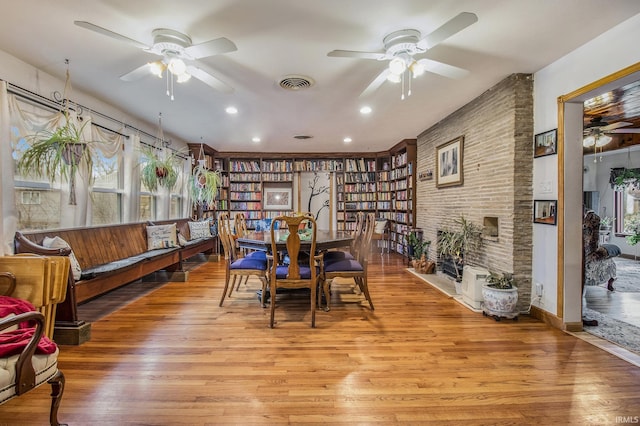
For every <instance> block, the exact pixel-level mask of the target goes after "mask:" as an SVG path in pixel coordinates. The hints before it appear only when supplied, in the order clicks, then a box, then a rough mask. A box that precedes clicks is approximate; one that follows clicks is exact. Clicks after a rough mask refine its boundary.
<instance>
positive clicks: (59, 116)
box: [3, 95, 92, 228]
mask: <svg viewBox="0 0 640 426" xmlns="http://www.w3.org/2000/svg"><path fill="white" fill-rule="evenodd" d="M7 101H8V102H7V103H8V109H9V125H10V126H12V127H14V128H15V129H16V130H17V134H16V135H12V136H13V137H10V138H9V139H8V141H10V140H12V139H13V140H18V139H20V138H24V137H27V136H29V135H33V134H35V133H37V132H39V131H51V132H52V131H54V130H55V129H56V128H58V127H60V126H63V125H64V124H66V121H67V119H68V120H69V121H71V122H72V123H73V124H74V125H75V126H76V127H77V128H78V129H80V128H81V129H82V138H83V139H84V140H86V141H90V140H91V127H92V126H91V117H86V118H85V119H84V120H83V121H80V120H79V119H78V117H77V115H76V113H75V111H73V110H69V111H68V118H67V117H65V114H63V113H62V112H61V111H55V112H49V111H44V110H38V111H36V112H34V111H29V110H27V109H25V108H23V107H22V105H21V103H20V102H18V99H17V97H16V96H15V95H9V96H7ZM9 157H10V158H11V155H10V156H9ZM3 158H4V156H3ZM10 170H11V171H12V172H13V166H12V167H11V168H10ZM91 172H92V171H91V170H88V168H87V167H86V165H85V164H81V165H80V166H79V168H78V171H77V174H76V182H75V192H76V205H70V204H69V203H68V201H69V194H70V186H69V183H68V182H55V183H54V184H58V185H59V187H60V205H61V206H64V207H63V214H61V217H60V227H61V228H70V227H76V226H87V225H89V222H88V215H87V211H88V209H89V208H90V207H91V203H90V201H91V200H90V198H89V195H90V188H89V182H90V176H91ZM11 187H13V179H12V181H11Z"/></svg>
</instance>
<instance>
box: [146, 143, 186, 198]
mask: <svg viewBox="0 0 640 426" xmlns="http://www.w3.org/2000/svg"><path fill="white" fill-rule="evenodd" d="M142 154H143V155H144V156H145V157H146V158H147V160H146V161H145V162H144V163H143V164H144V166H143V167H142V170H141V171H140V181H141V182H142V184H143V185H144V186H146V187H147V189H149V191H151V192H155V191H157V190H158V187H163V188H167V189H168V190H172V189H173V188H174V187H175V186H176V182H177V181H178V165H179V159H178V158H177V156H176V153H175V152H170V153H169V154H167V156H166V157H165V158H160V157H159V156H158V155H157V153H156V148H154V147H152V146H148V147H145V148H144V149H143V150H142Z"/></svg>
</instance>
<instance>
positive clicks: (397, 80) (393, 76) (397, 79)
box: [387, 72, 401, 83]
mask: <svg viewBox="0 0 640 426" xmlns="http://www.w3.org/2000/svg"><path fill="white" fill-rule="evenodd" d="M387 80H388V81H390V82H392V83H400V80H401V78H400V76H399V75H398V74H394V73H391V72H390V73H389V75H388V76H387Z"/></svg>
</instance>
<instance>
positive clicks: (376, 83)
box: [360, 68, 389, 98]
mask: <svg viewBox="0 0 640 426" xmlns="http://www.w3.org/2000/svg"><path fill="white" fill-rule="evenodd" d="M388 75H389V68H385V69H384V70H382V72H381V73H380V74H378V76H377V77H376V78H375V79H374V80H373V81H372V82H371V83H369V85H368V86H367V88H366V89H364V91H363V92H362V93H361V94H360V97H361V98H366V97H367V96H369V95H371V94H372V93H373V92H375V91H376V90H378V89H379V88H380V86H382V83H384V82H385V81H386V79H387V76H388Z"/></svg>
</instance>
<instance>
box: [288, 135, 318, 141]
mask: <svg viewBox="0 0 640 426" xmlns="http://www.w3.org/2000/svg"><path fill="white" fill-rule="evenodd" d="M312 137H313V136H309V135H295V136H294V137H293V138H294V139H300V140H301V141H303V140H305V139H311V138H312Z"/></svg>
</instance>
